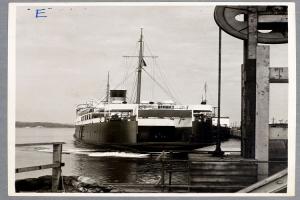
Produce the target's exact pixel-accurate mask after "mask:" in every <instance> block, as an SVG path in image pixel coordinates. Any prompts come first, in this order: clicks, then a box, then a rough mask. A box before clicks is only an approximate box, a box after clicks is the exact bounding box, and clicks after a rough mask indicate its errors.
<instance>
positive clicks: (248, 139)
mask: <svg viewBox="0 0 300 200" xmlns="http://www.w3.org/2000/svg"><path fill="white" fill-rule="evenodd" d="M248 11H249V14H248V19H247V21H248V40H245V41H244V71H243V77H244V80H243V81H244V82H243V83H242V85H244V92H243V96H242V105H243V106H244V107H243V110H244V111H243V112H242V116H241V117H242V128H241V130H242V140H243V142H242V144H243V146H242V155H243V157H245V158H254V157H255V112H256V103H255V101H256V47H257V8H256V7H249V8H248Z"/></svg>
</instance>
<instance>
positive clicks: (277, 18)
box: [258, 14, 288, 23]
mask: <svg viewBox="0 0 300 200" xmlns="http://www.w3.org/2000/svg"><path fill="white" fill-rule="evenodd" d="M258 23H288V16H287V15H261V14H260V15H258Z"/></svg>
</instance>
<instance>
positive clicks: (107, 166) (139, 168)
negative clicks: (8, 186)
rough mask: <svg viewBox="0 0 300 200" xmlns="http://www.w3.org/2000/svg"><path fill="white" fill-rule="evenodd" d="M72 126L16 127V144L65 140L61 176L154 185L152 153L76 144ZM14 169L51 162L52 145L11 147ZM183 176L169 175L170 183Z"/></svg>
mask: <svg viewBox="0 0 300 200" xmlns="http://www.w3.org/2000/svg"><path fill="white" fill-rule="evenodd" d="M74 132H75V129H73V128H41V127H39V128H16V144H21V143H43V142H65V143H66V144H64V145H63V154H62V162H64V163H65V166H64V167H62V175H64V176H87V177H91V178H94V179H96V180H98V181H100V182H105V183H143V184H156V183H157V182H158V181H159V179H160V175H161V171H160V167H161V164H160V163H159V162H155V157H156V155H152V154H150V153H137V152H128V151H118V150H114V149H100V148H97V147H95V146H91V145H83V144H78V143H76V141H75V139H74V138H73V134H74ZM15 152H16V154H15V163H16V168H20V167H28V166H35V165H44V164H50V163H52V146H51V145H48V146H26V147H16V149H15ZM51 173H52V170H51V169H46V170H38V171H32V172H24V173H17V174H16V179H23V178H34V177H39V176H42V175H50V174H51ZM185 181H186V175H185V174H182V173H178V174H174V175H173V176H172V183H183V182H185Z"/></svg>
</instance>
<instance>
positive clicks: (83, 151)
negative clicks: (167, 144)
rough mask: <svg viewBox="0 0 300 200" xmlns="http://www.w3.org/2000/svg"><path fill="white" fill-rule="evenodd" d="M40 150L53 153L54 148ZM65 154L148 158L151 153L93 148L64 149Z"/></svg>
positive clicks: (40, 150)
mask: <svg viewBox="0 0 300 200" xmlns="http://www.w3.org/2000/svg"><path fill="white" fill-rule="evenodd" d="M37 151H39V152H46V153H52V152H53V149H52V148H44V149H37ZM62 153H63V154H81V155H88V156H89V157H118V158H147V157H149V155H150V154H140V153H130V152H101V151H100V152H99V151H97V150H93V149H63V151H62Z"/></svg>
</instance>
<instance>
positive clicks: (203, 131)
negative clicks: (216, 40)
mask: <svg viewBox="0 0 300 200" xmlns="http://www.w3.org/2000/svg"><path fill="white" fill-rule="evenodd" d="M143 49H144V41H143V32H142V30H141V35H140V40H139V55H138V56H137V57H138V67H137V87H136V94H137V95H136V99H135V102H127V99H128V98H127V90H115V89H114V90H110V85H109V75H108V81H107V91H106V99H105V100H104V101H102V102H100V103H93V102H92V103H86V104H81V105H78V106H77V108H76V122H75V134H74V137H75V138H76V139H77V140H79V141H82V142H84V143H88V144H93V145H102V146H115V147H120V146H123V147H134V148H140V149H146V148H147V149H153V150H154V149H157V148H158V149H178V148H184V149H193V148H196V147H201V146H205V145H208V144H211V143H213V141H214V135H215V134H214V132H215V131H214V125H213V122H212V121H213V107H212V106H211V105H208V104H206V98H205V99H204V100H202V102H201V103H200V104H197V105H178V104H176V103H175V102H174V101H170V100H168V101H160V102H153V101H141V100H140V99H141V84H142V82H141V75H142V71H143V70H144V69H143V67H144V66H145V65H146V63H145V60H144V57H145V56H144V53H143V51H144V50H143ZM205 91H206V87H205ZM222 132H224V133H223V135H224V134H227V132H228V135H229V122H228V124H225V125H224V126H223V131H222Z"/></svg>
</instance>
